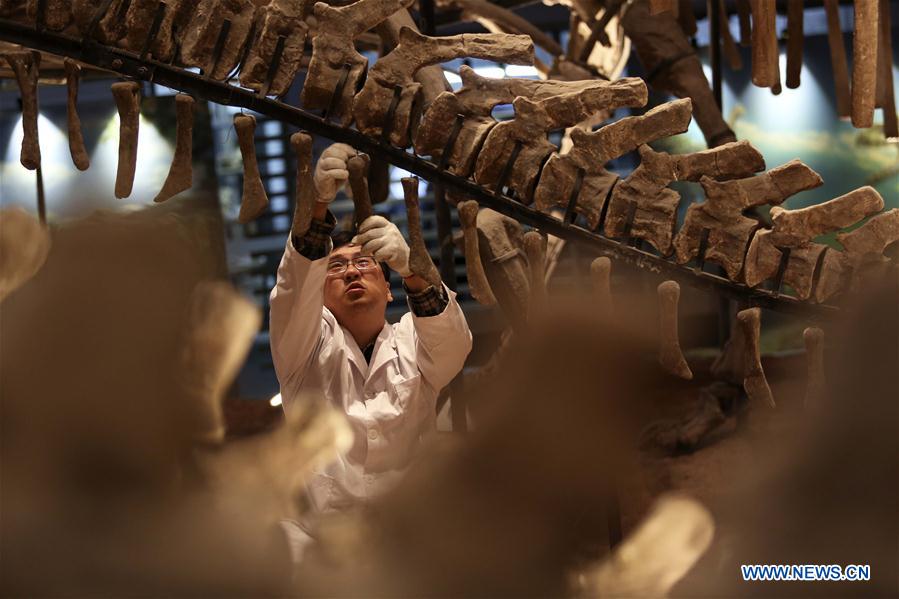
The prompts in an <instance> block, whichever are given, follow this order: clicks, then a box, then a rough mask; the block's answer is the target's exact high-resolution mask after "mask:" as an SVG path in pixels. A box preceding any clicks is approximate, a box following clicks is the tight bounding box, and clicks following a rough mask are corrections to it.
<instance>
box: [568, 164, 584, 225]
mask: <svg viewBox="0 0 899 599" xmlns="http://www.w3.org/2000/svg"><path fill="white" fill-rule="evenodd" d="M583 184H584V169H582V168H580V167H578V169H577V175H576V176H575V178H574V186H573V187H572V188H571V195H570V196H568V205H567V206H566V208H565V218H564V219H563V220H564V221H565V222H566V223H573V222H574V221H575V220H576V219H577V211H576V209H577V198H578V196H579V195H581V186H582V185H583Z"/></svg>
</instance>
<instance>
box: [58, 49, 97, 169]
mask: <svg viewBox="0 0 899 599" xmlns="http://www.w3.org/2000/svg"><path fill="white" fill-rule="evenodd" d="M63 64H64V65H65V69H66V92H67V99H66V126H67V129H68V131H69V154H71V155H72V162H73V163H75V167H76V168H77V169H78V170H80V171H86V170H87V169H88V168H90V165H91V160H90V157H88V155H87V148H85V147H84V137H82V135H81V119H80V118H78V77H79V75H80V73H81V67H80V66H78V63H77V62H75V61H74V60H72V59H70V58H66V59H65V61H64V63H63Z"/></svg>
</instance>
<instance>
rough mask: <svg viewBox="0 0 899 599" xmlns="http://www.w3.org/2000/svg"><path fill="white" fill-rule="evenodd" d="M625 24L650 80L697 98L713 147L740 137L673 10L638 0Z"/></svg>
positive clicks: (697, 110) (701, 123) (652, 84)
mask: <svg viewBox="0 0 899 599" xmlns="http://www.w3.org/2000/svg"><path fill="white" fill-rule="evenodd" d="M621 26H622V27H623V28H624V32H625V33H626V34H627V36H628V37H629V38H630V39H631V40H632V41H633V43H634V47H635V48H636V49H637V55H638V56H639V58H640V62H642V63H643V66H644V68H645V69H646V72H647V73H649V74H650V76H649V77H647V84H648V85H649V86H650V87H652V88H653V89H654V90H659V91H666V92H669V93H671V94H674V95H675V96H677V97H678V98H690V99H691V100H692V101H693V118H694V119H696V124H697V125H699V128H700V129H701V130H702V134H703V136H704V137H705V140H706V144H707V145H708V146H709V147H710V148H712V147H715V146H719V145H722V144H725V143H728V142H732V141H736V139H737V138H736V136H735V135H734V132H733V131H732V130H731V129H730V127H729V126H728V124H727V123H726V122H725V120H724V118H723V117H722V116H721V110H720V109H719V108H718V105H717V104H716V103H715V97H714V96H713V95H712V90H711V87H710V86H709V81H708V79H707V78H706V76H705V74H704V73H703V71H702V63H701V62H700V61H699V58H698V57H697V56H696V53H695V51H694V49H693V47H692V46H691V45H690V40H688V39H687V36H686V35H684V32H683V30H682V29H681V28H680V25H679V24H678V22H677V20H676V19H675V18H674V16H673V15H672V14H671V13H670V12H665V13H661V14H658V15H650V14H649V6H648V3H647V1H646V0H634V1H632V2H630V3H629V4H628V8H627V10H626V11H625V12H624V15H623V16H622V18H621Z"/></svg>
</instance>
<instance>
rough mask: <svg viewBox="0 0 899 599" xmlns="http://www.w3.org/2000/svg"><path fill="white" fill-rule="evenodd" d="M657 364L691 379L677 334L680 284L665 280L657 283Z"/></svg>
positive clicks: (669, 371)
mask: <svg viewBox="0 0 899 599" xmlns="http://www.w3.org/2000/svg"><path fill="white" fill-rule="evenodd" d="M658 293H659V364H661V365H662V368H664V369H665V370H666V371H667V372H668V373H670V374H673V375H674V376H677V377H680V378H682V379H686V380H688V381H689V380H691V379H692V378H693V372H692V371H691V370H690V366H689V365H688V364H687V360H686V359H685V358H684V354H683V352H681V349H680V340H679V337H678V334H677V304H678V300H679V299H680V285H678V284H677V282H676V281H665V282H663V283H661V284H660V285H659V288H658Z"/></svg>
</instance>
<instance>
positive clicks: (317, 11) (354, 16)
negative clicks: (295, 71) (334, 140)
mask: <svg viewBox="0 0 899 599" xmlns="http://www.w3.org/2000/svg"><path fill="white" fill-rule="evenodd" d="M410 4H412V0H359V1H358V2H354V3H352V4H349V5H347V6H341V7H336V6H329V5H328V4H326V3H324V2H316V3H315V6H314V7H313V15H314V17H315V20H316V28H315V33H314V35H313V37H312V59H311V60H310V62H309V71H308V72H307V73H306V80H305V82H304V83H303V91H302V94H301V96H300V99H301V102H302V104H303V108H305V109H307V110H314V109H319V108H325V109H327V108H329V107H331V108H333V109H332V110H331V113H330V114H329V115H328V116H329V117H331V118H336V119H337V120H338V121H339V122H340V123H342V124H344V125H347V124H349V123H350V121H351V120H352V102H353V95H354V94H355V93H356V90H357V89H359V86H360V82H361V81H362V76H363V75H364V74H365V69H366V67H367V66H368V60H367V59H366V58H365V57H364V56H362V55H361V54H359V52H358V51H357V50H356V47H355V44H354V42H353V40H355V39H356V38H357V37H358V36H360V35H362V33H364V32H366V31H368V30H369V29H371V28H373V27H375V26H376V25H378V24H379V23H381V22H382V21H384V20H385V19H386V18H387V17H389V16H390V15H392V14H393V13H395V12H396V11H398V10H400V9H402V8H405V7H407V6H409V5H410ZM345 67H347V68H345ZM341 79H344V82H345V84H344V86H343V90H342V91H341V95H340V97H339V98H336V99H334V101H333V102H332V96H333V95H334V93H335V92H336V91H337V88H338V84H339V83H340V81H341ZM332 104H333V106H331V105H332Z"/></svg>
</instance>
